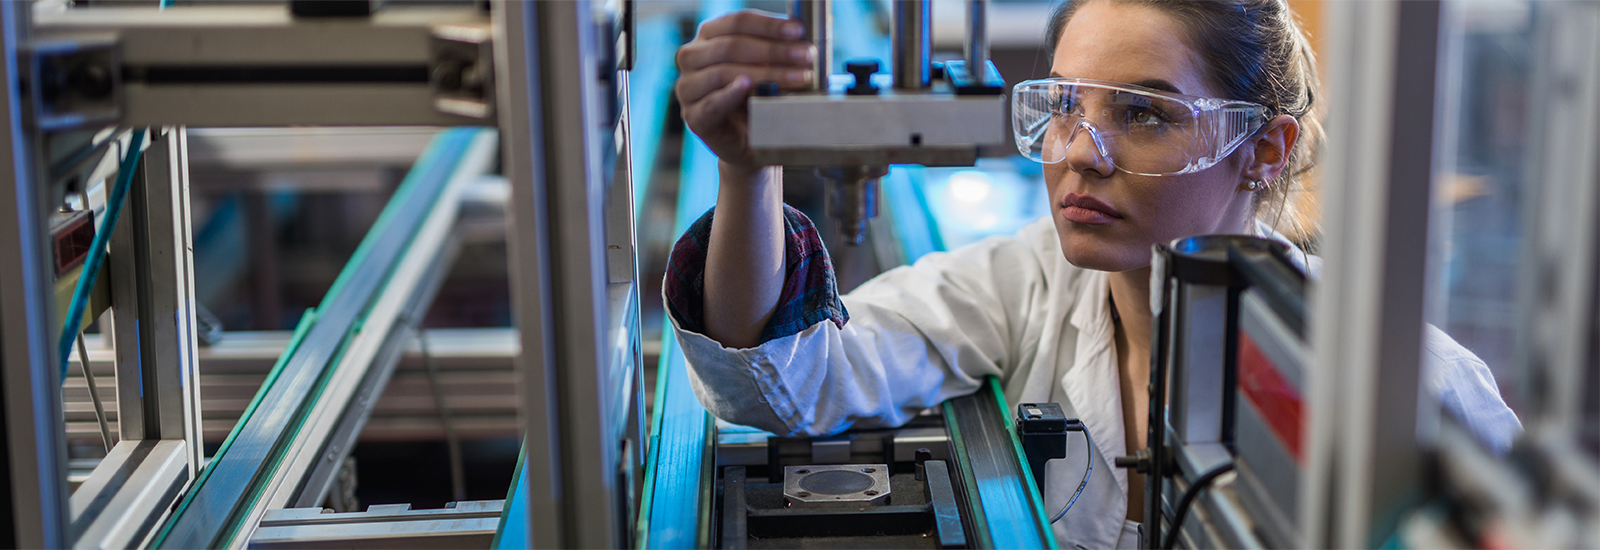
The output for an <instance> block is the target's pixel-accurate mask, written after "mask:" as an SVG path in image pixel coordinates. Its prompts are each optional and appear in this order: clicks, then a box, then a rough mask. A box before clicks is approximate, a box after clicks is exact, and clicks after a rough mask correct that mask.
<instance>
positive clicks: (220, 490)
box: [154, 129, 494, 548]
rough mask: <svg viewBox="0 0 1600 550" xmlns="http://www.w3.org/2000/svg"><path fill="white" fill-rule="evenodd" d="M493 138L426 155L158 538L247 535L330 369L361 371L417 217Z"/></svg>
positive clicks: (465, 140) (196, 543)
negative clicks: (364, 349) (371, 325)
mask: <svg viewBox="0 0 1600 550" xmlns="http://www.w3.org/2000/svg"><path fill="white" fill-rule="evenodd" d="M485 139H488V140H490V142H492V140H493V139H494V138H493V135H492V134H491V133H489V132H485V131H483V130H475V129H463V130H452V131H447V132H445V133H443V134H441V135H440V136H439V137H438V138H437V139H436V140H435V142H434V144H433V145H431V146H430V147H429V150H428V153H427V154H425V155H424V156H423V157H422V158H421V159H419V160H418V162H417V165H416V166H415V167H414V168H413V169H412V172H411V174H410V175H408V176H407V178H406V180H405V182H404V183H402V184H401V187H400V189H399V190H397V191H396V195H395V198H394V199H393V200H391V201H390V203H389V206H387V207H386V208H385V209H384V212H383V214H381V215H380V216H379V218H378V221H377V222H376V223H375V224H374V227H373V229H372V230H371V231H370V232H369V233H368V235H367V238H366V239H365V240H363V242H362V244H361V246H360V247H359V248H357V250H356V253H355V255H354V257H353V258H352V259H351V261H350V263H349V264H348V265H347V266H346V267H345V270H344V272H343V273H341V274H340V276H339V278H338V279H337V280H336V281H335V282H334V285H333V288H332V289H330V290H329V292H328V294H327V296H326V297H325V298H324V299H323V302H322V305H321V306H320V307H319V308H318V309H317V310H316V312H315V313H313V314H308V320H309V322H308V323H306V324H305V325H304V326H303V327H302V328H303V331H301V332H302V334H300V335H299V337H298V338H297V339H296V343H295V344H294V345H293V346H292V347H291V350H290V351H289V352H288V353H289V354H288V355H286V356H285V357H284V359H282V360H281V361H280V363H279V365H278V366H277V367H276V368H275V369H274V373H273V375H272V377H271V379H270V380H269V383H268V384H267V385H264V386H263V387H262V389H261V392H260V393H259V394H258V397H257V403H259V407H258V408H257V407H253V409H254V410H252V411H250V412H249V413H247V416H246V417H245V418H243V419H241V421H240V423H239V424H238V425H237V426H236V427H235V428H234V433H233V434H231V435H230V436H229V440H228V441H227V442H225V443H224V444H223V447H222V448H221V449H219V450H218V452H217V454H216V456H215V457H214V458H213V459H212V461H211V463H210V464H208V465H207V468H206V469H205V471H203V472H202V473H201V476H200V479H199V481H198V482H197V483H196V485H195V486H194V488H193V489H192V490H191V491H190V492H189V495H188V496H187V497H186V498H185V499H184V501H183V502H182V504H181V505H180V507H179V508H178V511H177V512H176V513H175V514H174V515H173V517H172V519H171V520H169V521H168V522H167V524H166V525H165V527H164V528H163V529H162V531H161V533H160V534H159V535H158V537H157V539H156V543H155V545H154V546H158V547H168V548H199V547H214V546H231V545H233V544H235V543H236V541H237V543H239V544H242V543H243V541H244V540H247V537H239V536H238V535H239V534H240V531H241V530H243V529H246V528H249V527H251V526H252V525H251V522H250V521H248V520H250V519H252V518H254V517H259V515H260V513H263V512H264V510H262V509H261V506H259V504H264V503H265V500H266V499H267V498H268V497H270V496H271V495H270V493H268V492H267V491H269V490H270V489H271V488H272V487H274V486H275V485H276V484H277V483H281V479H282V478H281V477H277V478H274V475H273V474H274V473H275V472H278V469H279V467H280V464H281V462H282V461H283V460H284V459H285V458H286V456H292V455H290V452H291V450H292V448H293V446H294V445H295V444H296V442H297V441H298V442H299V443H300V444H301V445H303V444H304V440H303V439H301V438H300V433H299V432H300V430H301V429H302V428H303V424H304V423H305V422H306V420H307V419H308V418H311V419H312V420H316V418H315V417H313V416H312V415H313V413H314V412H316V411H315V410H314V408H313V407H314V405H317V404H323V403H326V401H323V400H319V399H318V397H319V395H320V394H322V392H324V391H327V390H328V384H329V382H330V380H331V379H341V378H343V379H348V378H349V376H348V375H354V377H355V378H356V379H359V378H360V376H359V374H354V373H350V372H349V371H350V370H354V369H353V368H352V369H346V368H344V365H345V364H346V363H344V362H343V358H344V357H345V356H347V354H349V353H350V352H351V351H352V348H353V347H355V346H354V345H355V344H358V343H360V342H358V341H357V339H356V335H357V334H358V333H359V332H360V331H361V330H362V328H363V323H364V322H366V320H367V317H368V316H369V315H370V314H372V313H373V312H374V310H376V309H378V308H380V307H383V303H385V301H384V300H380V297H381V296H383V295H384V294H385V292H384V291H385V290H386V285H387V283H388V282H389V281H390V280H391V278H392V277H394V276H395V275H396V271H397V267H398V266H399V265H400V264H401V263H402V262H403V261H406V260H407V259H408V258H407V257H406V252H407V251H408V249H409V247H411V246H412V244H413V242H414V239H415V238H416V237H417V235H418V233H419V231H420V229H421V227H420V226H419V224H418V223H417V221H418V220H424V219H428V218H429V217H430V213H432V212H434V211H435V210H436V209H439V208H444V206H443V205H445V204H446V202H445V201H441V200H440V198H441V196H442V195H443V194H444V193H445V192H446V190H447V188H448V187H449V186H450V184H452V183H459V182H461V181H464V180H463V179H461V178H458V177H456V176H458V171H459V170H461V169H462V168H463V167H464V165H466V164H468V163H466V162H464V157H466V156H467V152H468V151H469V150H470V149H473V148H477V147H482V145H481V143H482V141H483V140H485ZM389 307H394V306H389ZM392 314H393V313H392V311H391V315H392ZM372 320H374V321H376V320H379V319H376V318H374V319H372ZM389 321H390V322H392V318H391V319H390V320H389ZM336 365H337V366H336ZM341 374H345V375H347V376H342V377H341V376H339V375H341ZM280 474H281V473H280ZM274 480H276V481H274Z"/></svg>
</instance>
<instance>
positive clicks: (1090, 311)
mask: <svg viewBox="0 0 1600 550" xmlns="http://www.w3.org/2000/svg"><path fill="white" fill-rule="evenodd" d="M1071 284H1073V285H1075V286H1076V287H1077V288H1074V289H1073V290H1074V292H1073V294H1074V295H1075V303H1074V304H1073V306H1072V312H1071V313H1070V316H1069V317H1068V322H1070V323H1071V324H1072V327H1073V328H1075V329H1077V333H1078V334H1077V342H1076V345H1075V346H1074V352H1073V359H1072V363H1071V365H1069V366H1068V367H1067V369H1066V372H1065V373H1063V374H1062V376H1061V379H1060V384H1061V389H1062V391H1063V393H1065V394H1066V396H1067V399H1068V401H1070V404H1071V406H1072V409H1073V411H1074V412H1075V413H1076V414H1077V415H1078V420H1080V421H1082V422H1083V425H1084V427H1085V428H1086V429H1088V430H1089V436H1090V437H1092V438H1093V439H1094V445H1095V450H1096V451H1098V452H1099V454H1100V458H1101V459H1103V461H1104V464H1106V465H1110V464H1114V463H1115V461H1116V458H1117V457H1119V456H1122V455H1123V454H1126V450H1127V449H1126V442H1125V440H1124V430H1123V421H1122V391H1121V383H1120V382H1119V380H1118V375H1117V359H1116V350H1115V349H1114V348H1113V347H1112V345H1111V338H1112V330H1113V328H1112V326H1111V309H1110V307H1111V304H1110V293H1111V286H1110V274H1108V273H1106V272H1103V271H1087V270H1086V271H1085V272H1084V273H1083V276H1081V277H1076V278H1075V280H1074V281H1072V283H1071ZM1111 474H1112V476H1113V477H1115V478H1116V480H1117V486H1118V488H1119V489H1121V495H1122V498H1121V499H1118V500H1119V502H1120V504H1117V505H1113V506H1111V507H1110V509H1111V510H1113V511H1115V513H1116V515H1117V516H1118V517H1119V518H1120V517H1121V516H1122V514H1124V511H1125V509H1126V508H1127V500H1126V499H1127V492H1128V476H1127V472H1125V471H1123V470H1122V469H1112V470H1111Z"/></svg>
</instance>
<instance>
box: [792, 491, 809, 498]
mask: <svg viewBox="0 0 1600 550" xmlns="http://www.w3.org/2000/svg"><path fill="white" fill-rule="evenodd" d="M795 496H799V497H801V498H805V497H808V496H811V493H807V492H805V491H800V492H799V493H795Z"/></svg>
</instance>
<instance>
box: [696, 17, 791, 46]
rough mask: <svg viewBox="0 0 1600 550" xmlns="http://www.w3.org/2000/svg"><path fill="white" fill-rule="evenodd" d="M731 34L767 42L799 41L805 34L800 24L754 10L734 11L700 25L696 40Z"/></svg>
mask: <svg viewBox="0 0 1600 550" xmlns="http://www.w3.org/2000/svg"><path fill="white" fill-rule="evenodd" d="M732 34H745V35H752V36H759V37H762V38H766V39H769V40H799V39H800V37H801V36H802V35H804V34H805V29H804V28H803V27H801V25H800V23H797V22H794V21H790V20H788V19H785V18H783V17H779V16H776V15H772V14H768V13H762V12H758V11H755V10H741V11H736V12H733V13H730V14H727V15H724V16H722V17H718V18H716V19H712V20H710V21H706V22H705V24H703V25H700V33H699V35H698V38H700V39H705V38H713V37H717V36H726V35H732Z"/></svg>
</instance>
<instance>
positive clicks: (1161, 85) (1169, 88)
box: [1050, 71, 1183, 94]
mask: <svg viewBox="0 0 1600 550" xmlns="http://www.w3.org/2000/svg"><path fill="white" fill-rule="evenodd" d="M1050 78H1066V77H1064V76H1061V73H1058V72H1055V71H1050ZM1129 84H1132V85H1134V86H1142V87H1145V88H1150V89H1153V90H1161V91H1163V92H1172V93H1175V94H1182V93H1183V90H1179V89H1178V87H1177V86H1175V85H1173V84H1172V83H1171V82H1167V81H1165V80H1162V79H1159V78H1151V79H1147V80H1140V81H1138V82H1129Z"/></svg>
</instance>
